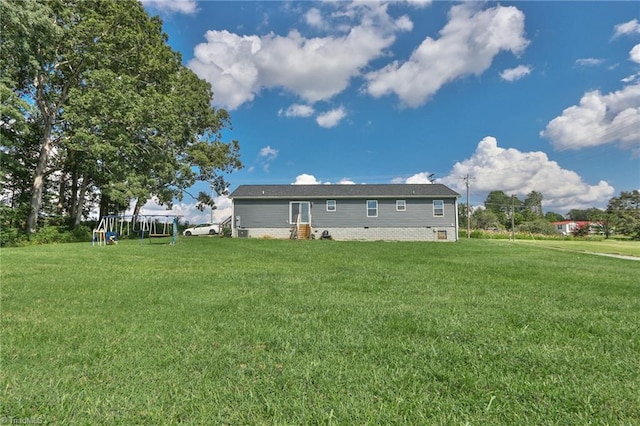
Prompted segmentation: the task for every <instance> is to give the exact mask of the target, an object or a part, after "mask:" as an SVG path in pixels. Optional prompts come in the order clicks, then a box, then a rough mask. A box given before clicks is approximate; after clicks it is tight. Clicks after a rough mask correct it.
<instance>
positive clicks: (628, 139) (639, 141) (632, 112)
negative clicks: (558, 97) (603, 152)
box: [540, 84, 640, 150]
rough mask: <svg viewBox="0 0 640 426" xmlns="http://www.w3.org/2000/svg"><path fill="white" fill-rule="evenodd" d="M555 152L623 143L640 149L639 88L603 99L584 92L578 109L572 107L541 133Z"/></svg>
mask: <svg viewBox="0 0 640 426" xmlns="http://www.w3.org/2000/svg"><path fill="white" fill-rule="evenodd" d="M540 135H541V136H542V137H546V138H548V139H550V140H551V143H552V144H553V146H554V147H555V148H556V149H560V150H564V149H580V148H584V147H589V146H598V145H604V144H608V143H613V142H618V141H620V142H622V145H623V147H628V148H631V149H634V148H635V149H638V147H639V145H640V84H636V85H632V86H627V87H625V88H624V89H622V90H619V91H617V92H612V93H609V94H606V95H603V94H601V93H600V92H599V91H597V90H596V91H592V92H587V93H585V94H584V96H583V97H582V99H580V104H579V105H574V106H571V107H569V108H567V109H565V110H564V111H563V112H562V115H561V116H559V117H556V118H554V119H553V120H551V121H550V122H549V124H547V127H546V128H545V129H544V130H543V131H542V132H540Z"/></svg>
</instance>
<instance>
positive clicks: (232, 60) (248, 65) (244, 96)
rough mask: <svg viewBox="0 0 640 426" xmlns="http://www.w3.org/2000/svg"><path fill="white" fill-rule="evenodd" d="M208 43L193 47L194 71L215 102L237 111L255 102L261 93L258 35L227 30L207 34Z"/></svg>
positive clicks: (190, 62) (191, 66) (192, 66)
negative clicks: (239, 33) (256, 61)
mask: <svg viewBox="0 0 640 426" xmlns="http://www.w3.org/2000/svg"><path fill="white" fill-rule="evenodd" d="M205 38H206V40H207V42H206V43H201V44H199V45H197V46H196V47H195V48H194V51H193V54H194V58H193V59H192V60H191V61H189V64H188V65H189V68H191V69H192V70H193V71H194V72H195V73H196V74H197V75H198V76H199V77H200V78H203V79H205V80H207V81H209V82H210V83H211V85H212V88H213V93H214V103H215V104H216V105H222V106H225V107H227V108H229V109H232V110H233V109H236V108H237V107H239V106H240V105H242V104H243V103H245V102H250V101H252V100H253V99H254V98H255V96H256V94H257V93H258V92H259V90H260V82H259V70H258V68H257V66H256V64H255V55H256V54H257V52H259V51H260V49H261V48H262V41H261V39H260V38H259V37H257V36H239V35H237V34H232V33H230V32H228V31H226V30H224V31H207V33H206V35H205Z"/></svg>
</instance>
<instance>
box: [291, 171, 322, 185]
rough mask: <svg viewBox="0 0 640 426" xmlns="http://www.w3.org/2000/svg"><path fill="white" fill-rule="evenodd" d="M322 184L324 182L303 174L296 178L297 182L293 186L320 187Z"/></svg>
mask: <svg viewBox="0 0 640 426" xmlns="http://www.w3.org/2000/svg"><path fill="white" fill-rule="evenodd" d="M321 183H322V182H321V181H319V180H318V179H316V177H315V176H313V175H308V174H306V173H303V174H301V175H298V176H296V180H295V182H293V183H292V184H291V185H319V184H321Z"/></svg>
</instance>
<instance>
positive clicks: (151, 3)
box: [141, 0, 198, 15]
mask: <svg viewBox="0 0 640 426" xmlns="http://www.w3.org/2000/svg"><path fill="white" fill-rule="evenodd" d="M141 1H142V4H143V5H145V6H148V7H149V8H150V9H152V10H156V11H158V12H160V13H164V14H171V13H183V14H185V15H193V14H194V13H196V12H197V10H198V7H197V4H196V1H195V0H141Z"/></svg>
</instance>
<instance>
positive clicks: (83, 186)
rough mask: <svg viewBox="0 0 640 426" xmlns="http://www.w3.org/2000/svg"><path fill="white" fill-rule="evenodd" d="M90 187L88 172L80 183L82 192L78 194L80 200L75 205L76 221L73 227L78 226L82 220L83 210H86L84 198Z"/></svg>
mask: <svg viewBox="0 0 640 426" xmlns="http://www.w3.org/2000/svg"><path fill="white" fill-rule="evenodd" d="M88 187H89V177H88V176H87V174H85V175H83V176H82V184H81V185H80V193H79V194H78V202H77V203H76V204H75V205H74V208H73V210H74V214H75V216H74V223H73V227H74V228H77V227H78V225H80V222H81V221H82V211H83V210H84V198H85V194H86V193H87V188H88Z"/></svg>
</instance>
